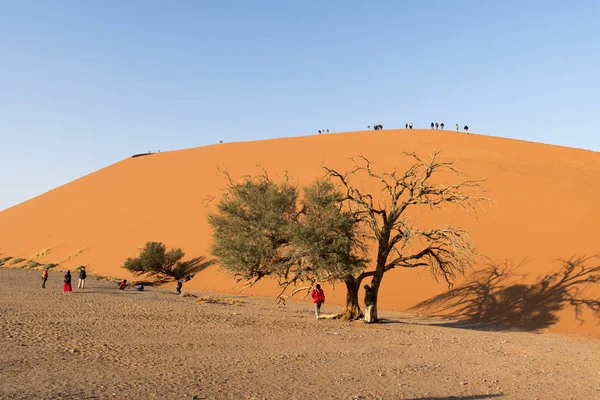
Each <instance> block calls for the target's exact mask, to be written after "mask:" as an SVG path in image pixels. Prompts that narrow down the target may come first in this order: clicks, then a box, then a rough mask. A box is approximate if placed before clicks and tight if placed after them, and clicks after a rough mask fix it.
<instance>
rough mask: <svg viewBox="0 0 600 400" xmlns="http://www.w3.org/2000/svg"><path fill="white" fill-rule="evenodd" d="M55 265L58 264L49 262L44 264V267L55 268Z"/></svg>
mask: <svg viewBox="0 0 600 400" xmlns="http://www.w3.org/2000/svg"><path fill="white" fill-rule="evenodd" d="M57 266H58V264H54V263H49V264H46V265H44V268H45V269H52V268H55V267H57Z"/></svg>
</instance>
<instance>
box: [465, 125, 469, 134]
mask: <svg viewBox="0 0 600 400" xmlns="http://www.w3.org/2000/svg"><path fill="white" fill-rule="evenodd" d="M465 132H466V133H469V126H468V125H465Z"/></svg>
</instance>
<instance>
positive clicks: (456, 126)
mask: <svg viewBox="0 0 600 400" xmlns="http://www.w3.org/2000/svg"><path fill="white" fill-rule="evenodd" d="M456 132H458V124H456Z"/></svg>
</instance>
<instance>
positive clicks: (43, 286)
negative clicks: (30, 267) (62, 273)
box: [42, 268, 48, 289]
mask: <svg viewBox="0 0 600 400" xmlns="http://www.w3.org/2000/svg"><path fill="white" fill-rule="evenodd" d="M47 280H48V268H44V270H43V271H42V289H46V281H47Z"/></svg>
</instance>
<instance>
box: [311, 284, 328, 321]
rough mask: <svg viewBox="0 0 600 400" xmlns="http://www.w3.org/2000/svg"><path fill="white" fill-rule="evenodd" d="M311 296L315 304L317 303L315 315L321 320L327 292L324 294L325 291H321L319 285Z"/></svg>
mask: <svg viewBox="0 0 600 400" xmlns="http://www.w3.org/2000/svg"><path fill="white" fill-rule="evenodd" d="M310 295H311V297H312V298H313V303H315V314H316V316H317V319H319V317H320V315H321V306H322V305H323V303H325V292H323V289H321V285H319V284H318V283H317V286H316V287H315V288H314V289H313V291H312V293H311V294H310Z"/></svg>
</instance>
